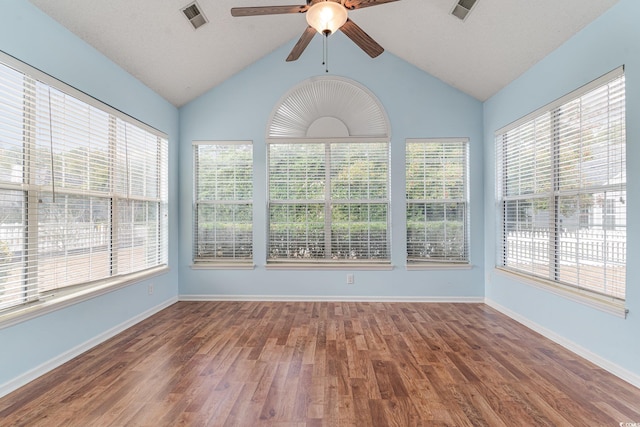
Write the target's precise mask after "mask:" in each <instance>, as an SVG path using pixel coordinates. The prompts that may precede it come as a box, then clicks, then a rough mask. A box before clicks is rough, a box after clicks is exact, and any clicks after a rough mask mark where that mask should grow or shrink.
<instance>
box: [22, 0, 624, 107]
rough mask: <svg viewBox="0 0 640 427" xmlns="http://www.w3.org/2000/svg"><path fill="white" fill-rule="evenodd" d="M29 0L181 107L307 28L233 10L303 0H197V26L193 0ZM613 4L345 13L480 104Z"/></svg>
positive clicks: (490, 3)
mask: <svg viewBox="0 0 640 427" xmlns="http://www.w3.org/2000/svg"><path fill="white" fill-rule="evenodd" d="M30 1H31V2H32V3H33V4H34V5H36V6H37V7H38V8H40V9H41V10H42V11H44V12H45V13H46V14H48V15H49V16H51V17H52V18H54V19H55V20H57V21H58V22H60V23H61V24H62V25H63V26H65V27H66V28H67V29H69V30H70V31H71V32H73V33H75V34H76V35H77V36H78V37H80V38H81V39H83V40H85V41H86V42H87V43H89V44H90V45H92V46H93V47H95V48H96V49H97V50H98V51H100V52H102V53H103V54H104V55H105V56H107V57H109V58H110V59H111V60H113V61H114V62H115V63H117V64H118V65H120V66H121V67H122V68H124V69H125V70H127V71H128V72H129V73H130V74H132V75H133V76H135V77H136V78H138V79H139V80H140V81H142V82H143V83H145V84H146V85H147V86H149V87H150V88H151V89H153V90H154V91H156V92H157V93H158V94H160V95H161V96H163V97H164V98H165V99H167V100H168V101H169V102H171V103H172V104H174V105H176V106H178V107H179V106H181V105H184V104H185V103H187V102H189V101H191V100H192V99H194V98H196V97H198V96H200V95H201V94H203V93H205V92H206V91H208V90H210V89H211V88H213V87H215V86H216V85H218V84H220V83H222V82H223V81H225V80H226V79H227V78H229V77H231V76H232V75H234V74H235V73H237V72H239V71H240V70H242V69H244V68H245V67H247V66H249V65H251V64H252V63H254V62H255V61H257V60H259V59H260V58H262V57H263V56H265V55H268V54H269V53H271V52H273V51H274V50H276V49H278V48H279V47H280V46H282V45H284V44H288V43H291V42H292V41H295V40H297V39H298V38H299V37H300V35H301V33H302V30H303V29H304V28H305V27H306V25H307V24H306V21H305V17H304V15H303V14H291V15H270V16H258V17H242V18H233V17H231V14H230V12H229V11H230V9H231V8H232V7H234V6H271V5H278V4H305V1H304V0H298V1H296V0H198V5H199V7H200V9H201V10H202V12H203V13H204V15H205V16H206V17H207V19H208V21H209V22H208V23H207V24H205V25H203V26H202V27H200V28H199V29H197V30H194V29H193V27H192V26H191V24H190V23H189V21H188V20H187V19H186V18H185V16H184V14H183V13H182V9H183V8H184V6H187V5H189V4H191V3H192V1H193V0H162V1H159V0H108V1H104V0H82V1H79V0H30ZM616 2H617V0H589V1H584V0H535V1H532V0H478V2H477V3H476V4H475V6H474V7H473V8H472V10H471V13H470V14H469V15H468V16H467V18H466V20H465V21H461V20H460V19H458V18H456V17H455V16H453V15H451V10H452V8H453V7H454V5H455V4H456V3H457V0H400V1H396V2H393V3H388V4H384V5H379V6H376V7H368V8H364V9H360V10H355V11H351V12H350V13H349V16H350V17H351V18H352V19H353V20H354V21H355V22H356V23H357V24H358V25H359V26H360V27H362V28H363V29H364V30H365V31H366V32H367V33H368V34H369V35H370V36H371V37H373V38H374V39H375V40H376V41H377V42H378V43H380V44H381V45H382V46H383V47H384V48H385V50H386V52H387V53H391V54H393V55H396V56H398V57H399V58H402V59H403V60H405V61H407V62H409V63H411V64H413V65H415V66H416V67H418V68H420V69H422V70H424V71H425V72H427V73H429V74H431V75H433V76H435V77H437V78H439V79H441V80H442V81H444V82H446V83H448V84H450V85H451V86H453V87H456V88H458V89H460V90H461V91H463V92H465V93H467V94H469V95H471V96H473V97H475V98H477V99H479V100H481V101H483V100H486V99H487V98H489V97H491V96H492V95H494V94H495V93H496V92H497V91H499V90H500V89H501V88H503V87H504V86H506V85H507V84H509V83H510V82H511V81H513V80H514V79H515V78H517V77H518V76H519V75H521V74H522V73H523V72H525V71H526V70H527V69H528V68H529V67H531V66H532V65H533V64H535V63H536V62H537V61H539V60H540V59H542V58H543V57H545V56H546V55H547V54H549V53H550V52H551V51H553V50H554V49H555V48H557V47H558V46H560V45H561V44H562V43H564V42H565V41H566V40H568V39H569V38H570V37H571V36H572V35H573V34H575V33H576V32H578V31H579V30H580V29H581V28H583V27H584V26H586V25H587V24H589V23H590V22H591V21H593V20H594V19H595V18H597V17H598V16H599V15H601V14H602V13H604V12H605V11H606V10H607V9H608V8H610V7H611V6H613V5H614V4H615V3H616ZM343 40H344V42H350V41H349V40H348V39H347V38H343ZM383 55H384V54H383ZM284 59H285V58H283V59H282V60H283V61H284ZM372 61H375V59H374V60H372Z"/></svg>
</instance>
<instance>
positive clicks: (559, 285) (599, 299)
mask: <svg viewBox="0 0 640 427" xmlns="http://www.w3.org/2000/svg"><path fill="white" fill-rule="evenodd" d="M617 79H622V84H624V67H623V66H621V67H618V68H616V69H614V70H612V71H611V72H609V73H607V74H605V75H603V76H601V77H599V78H597V79H595V80H593V81H592V82H590V83H588V84H586V85H584V86H582V87H580V88H578V89H576V90H574V91H572V92H570V93H568V94H566V95H564V96H563V97H561V98H559V99H557V100H555V101H553V102H551V103H550V104H547V105H545V106H543V107H541V108H539V109H537V110H535V111H533V112H531V113H529V114H527V115H526V116H524V117H522V118H520V119H518V120H516V121H515V122H513V123H511V124H509V125H507V126H505V127H503V128H501V129H499V130H497V131H496V132H495V144H496V155H495V161H496V170H495V184H496V210H497V214H498V215H497V218H496V219H497V223H496V243H497V244H496V250H497V252H496V269H497V271H500V272H502V273H503V274H507V275H509V276H512V277H515V278H518V279H520V280H522V281H523V282H525V283H527V284H531V285H533V286H536V287H541V288H543V289H545V290H548V291H550V292H552V293H555V294H558V295H562V296H564V297H567V298H569V299H572V300H575V301H578V302H581V303H584V304H586V305H590V306H592V307H595V308H598V309H602V310H603V311H607V312H611V313H613V314H616V315H620V316H621V317H624V316H625V315H626V312H627V310H626V309H625V308H624V305H625V297H622V298H620V297H619V296H615V295H613V294H612V293H604V292H597V291H595V290H593V289H590V288H589V287H587V285H582V286H581V285H580V283H577V282H576V283H571V282H567V281H564V280H560V279H559V278H558V277H559V276H558V271H559V269H560V262H561V261H560V258H561V256H563V254H564V252H562V250H561V249H559V248H560V247H561V246H560V245H561V244H562V242H561V241H560V236H561V234H562V233H563V225H562V217H561V215H560V214H557V213H556V214H555V215H552V214H549V224H550V225H549V229H548V233H549V235H550V237H549V239H548V240H549V248H550V249H549V251H550V252H549V253H550V255H549V259H550V261H549V267H548V277H542V276H541V275H536V274H533V273H529V272H527V271H524V270H522V269H517V268H513V267H509V266H507V265H506V263H507V262H508V261H507V257H508V254H507V242H506V238H507V237H506V219H505V215H507V204H508V203H509V202H510V201H516V202H517V201H518V200H522V201H525V199H527V200H531V199H535V200H541V201H542V202H544V203H549V208H548V211H549V212H559V209H561V207H560V206H561V205H560V204H561V203H562V200H563V199H562V198H563V197H564V198H566V197H568V196H575V197H580V195H588V194H589V193H593V192H595V191H604V192H605V194H606V192H607V191H626V176H625V175H624V173H623V174H622V178H621V180H622V182H621V183H615V184H607V185H592V186H588V185H586V186H584V187H583V186H582V184H580V187H579V188H578V189H568V190H567V189H565V188H561V187H560V179H561V177H563V176H564V175H563V172H561V169H560V166H559V163H560V158H559V156H560V154H559V153H560V150H567V149H568V148H567V143H565V144H564V145H562V144H563V143H562V141H561V140H560V139H561V136H559V135H558V133H559V132H560V131H559V129H560V127H561V126H567V125H566V123H562V124H561V123H560V120H559V119H558V116H557V114H558V113H557V112H558V111H560V109H561V108H563V107H567V106H568V105H569V104H570V103H571V102H574V101H577V100H581V99H582V98H583V97H585V96H588V95H590V94H593V93H595V91H596V90H597V89H601V88H603V87H605V86H607V87H608V86H609V85H610V84H611V83H612V82H614V81H616V80H617ZM625 92H626V89H623V91H622V97H623V107H622V108H623V111H622V116H621V117H622V131H623V132H622V140H621V142H622V154H621V168H622V171H623V172H624V167H625V166H626V162H627V158H626V153H625V148H626V134H625V132H624V130H625V123H624V121H625V111H624V108H625V107H624V97H625ZM607 96H609V95H607ZM607 99H609V97H607ZM607 112H608V114H609V113H610V112H611V110H610V108H609V107H608V109H607ZM545 115H548V116H549V123H550V124H549V126H550V135H551V137H550V138H549V144H550V149H549V150H550V153H551V154H550V155H551V156H552V157H551V158H552V161H551V164H552V166H551V168H550V169H551V173H550V188H549V189H548V190H547V191H546V192H542V193H536V192H530V193H528V192H524V193H522V194H519V195H507V194H506V192H507V187H506V185H507V179H508V178H507V176H508V172H507V159H506V158H505V154H504V152H505V150H506V148H505V143H506V140H507V134H508V132H510V131H514V130H517V129H519V128H521V127H522V126H524V125H527V124H532V123H534V122H535V121H536V120H538V119H541V118H542V117H543V116H545ZM580 117H582V116H580ZM607 117H608V116H607ZM541 120H543V121H544V119H541ZM579 129H580V131H581V132H582V131H584V128H583V125H582V122H580V127H579ZM607 137H608V138H609V134H607ZM607 141H610V139H608V140H607ZM618 142H620V141H618ZM607 147H608V145H607ZM534 153H535V150H534ZM606 167H607V170H608V169H609V167H610V163H607V165H606ZM609 173H610V172H607V174H609ZM536 176H538V175H536ZM606 177H607V179H608V180H609V179H612V178H613V176H612V175H606ZM564 179H566V178H564ZM601 179H602V178H601ZM536 188H537V186H536ZM625 210H626V208H625ZM604 213H605V212H604V211H603V215H604ZM584 214H585V212H584V210H583V209H582V208H580V211H579V212H578V218H577V224H578V226H580V227H582V226H586V227H588V228H591V226H592V224H591V222H590V221H589V218H586V219H587V221H585V218H584ZM625 216H626V215H625ZM552 224H553V225H552ZM605 225H606V224H604V223H603V224H602V226H603V229H604V227H605ZM624 235H625V241H626V227H625V233H624ZM577 256H578V255H576V257H577ZM580 260H583V261H584V259H583V258H580ZM576 262H579V261H576ZM625 265H626V262H625ZM623 268H625V267H624V266H623ZM626 281H627V279H626V277H625V280H624V285H626Z"/></svg>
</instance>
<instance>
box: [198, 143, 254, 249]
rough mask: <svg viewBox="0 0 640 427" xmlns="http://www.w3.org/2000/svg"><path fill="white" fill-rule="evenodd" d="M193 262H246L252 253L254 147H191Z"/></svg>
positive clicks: (206, 145) (243, 144) (215, 144)
mask: <svg viewBox="0 0 640 427" xmlns="http://www.w3.org/2000/svg"><path fill="white" fill-rule="evenodd" d="M194 156H195V177H194V178H195V197H196V200H195V203H196V209H195V222H194V225H195V229H194V259H195V260H196V261H222V260H231V261H233V260H235V261H247V260H251V258H252V256H253V205H252V203H251V199H252V197H253V146H252V145H251V144H250V143H246V144H245V143H224V142H221V143H207V144H198V145H196V146H194Z"/></svg>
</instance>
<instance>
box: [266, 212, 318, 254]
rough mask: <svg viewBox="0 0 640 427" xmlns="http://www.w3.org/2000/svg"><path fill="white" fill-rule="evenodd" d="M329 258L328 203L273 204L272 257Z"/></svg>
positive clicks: (270, 247)
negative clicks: (326, 223) (326, 241)
mask: <svg viewBox="0 0 640 427" xmlns="http://www.w3.org/2000/svg"><path fill="white" fill-rule="evenodd" d="M324 257H325V218H324V205H322V204H319V203H315V204H314V203H309V204H305V203H303V204H272V205H271V206H270V207H269V258H270V259H273V260H278V259H322V258H324Z"/></svg>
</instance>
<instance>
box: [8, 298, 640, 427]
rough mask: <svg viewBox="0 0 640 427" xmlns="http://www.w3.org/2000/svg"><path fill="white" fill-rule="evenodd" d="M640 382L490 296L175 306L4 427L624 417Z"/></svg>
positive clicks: (106, 347) (55, 380)
mask: <svg viewBox="0 0 640 427" xmlns="http://www.w3.org/2000/svg"><path fill="white" fill-rule="evenodd" d="M621 422H636V423H640V390H639V389H637V388H634V387H633V386H631V385H629V384H628V383H626V382H624V381H622V380H620V379H618V378H616V377H614V376H613V375H611V374H609V373H607V372H605V371H603V370H602V369H600V368H598V367H596V366H594V365H593V364H591V363H589V362H587V361H585V360H584V359H581V358H579V357H578V356H576V355H575V354H573V353H571V352H568V351H567V350H565V349H563V348H562V347H560V346H559V345H556V344H555V343H553V342H551V341H549V340H547V339H545V338H543V337H541V336H540V335H538V334H536V333H534V332H532V331H530V330H529V329H527V328H525V327H523V326H522V325H520V324H518V323H517V322H515V321H513V320H511V319H509V318H507V317H506V316H504V315H502V314H500V313H498V312H496V311H494V310H493V309H491V308H490V307H488V306H486V305H483V304H408V303H406V304H405V303H329V302H313V303H312V302H281V303H274V302H268V303H265V302H180V303H177V304H175V305H173V306H171V307H169V308H167V309H165V310H163V311H162V312H160V313H158V314H156V315H155V316H153V317H151V318H149V319H147V320H145V321H143V322H141V323H139V324H137V325H136V326H134V327H132V328H130V329H128V330H126V331H125V332H123V333H122V334H120V335H118V336H116V337H114V338H113V339H111V340H109V341H107V342H105V343H103V344H101V345H99V346H97V347H95V348H94V349H92V350H90V351H88V352H86V353H84V354H82V355H81V356H79V357H77V358H75V359H73V360H72V361H70V362H68V363H66V364H65V365H63V366H61V367H60V368H58V369H56V370H54V371H52V372H50V373H48V374H46V375H44V376H43V377H41V378H39V379H37V380H36V381H34V382H32V383H30V384H28V385H26V386H25V387H23V388H21V389H20V390H17V391H15V392H14V393H12V394H10V395H8V396H5V397H4V398H2V399H0V425H2V426H9V425H10V426H13V425H18V426H47V427H49V426H91V427H95V426H179V425H185V426H199V425H211V426H218V425H220V426H254V425H265V426H402V427H404V426H439V425H442V426H444V425H446V426H539V425H547V426H570V425H575V426H618V425H620V423H621Z"/></svg>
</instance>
